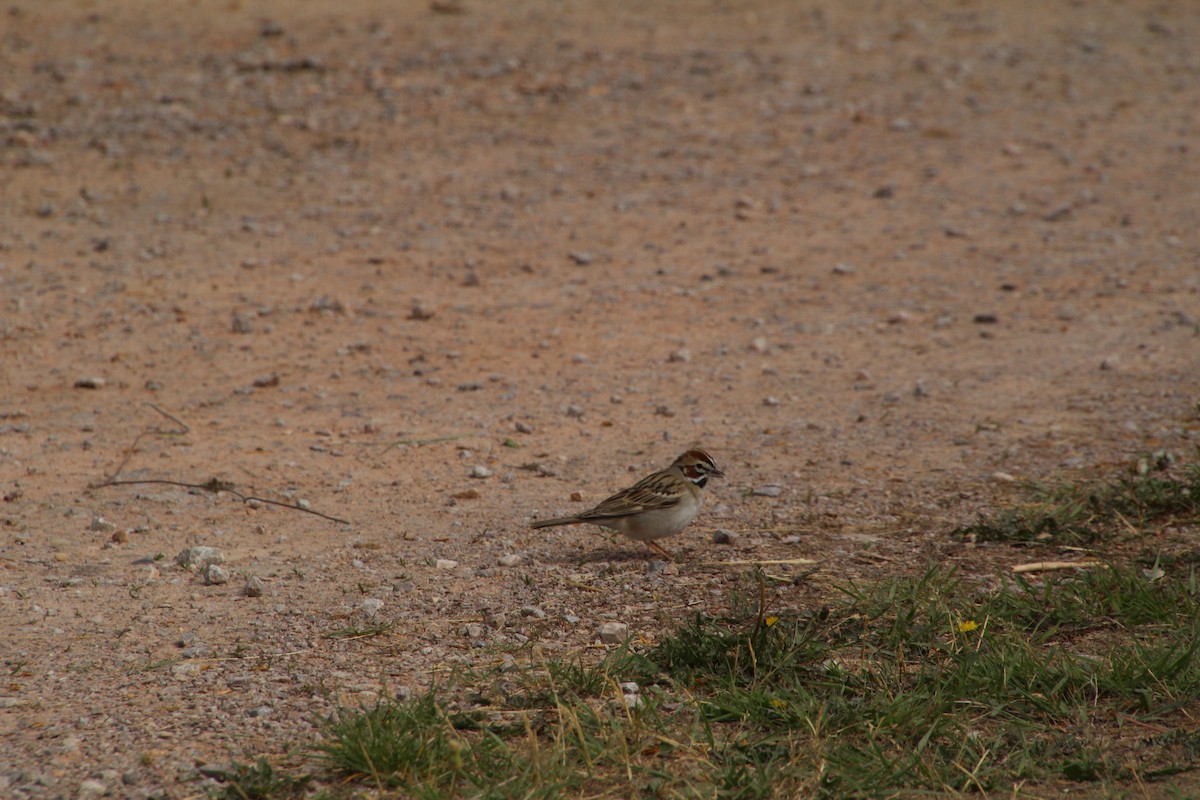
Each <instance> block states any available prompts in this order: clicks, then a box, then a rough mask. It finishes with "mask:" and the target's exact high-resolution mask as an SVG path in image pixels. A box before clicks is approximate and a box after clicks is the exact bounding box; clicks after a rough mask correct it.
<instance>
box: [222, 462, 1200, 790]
mask: <svg viewBox="0 0 1200 800" xmlns="http://www.w3.org/2000/svg"><path fill="white" fill-rule="evenodd" d="M1198 488H1200V469H1198V468H1197V467H1195V466H1193V467H1187V468H1179V467H1177V466H1176V465H1174V464H1173V463H1172V462H1171V461H1170V460H1168V459H1165V458H1163V459H1155V460H1153V461H1147V462H1145V465H1144V468H1141V469H1138V470H1135V471H1134V472H1133V474H1132V477H1122V478H1120V479H1118V480H1116V481H1112V482H1108V483H1099V484H1095V485H1093V486H1090V487H1078V486H1075V487H1069V488H1063V487H1059V488H1056V489H1054V490H1044V491H1043V493H1042V494H1041V495H1039V499H1038V501H1037V502H1038V503H1040V504H1041V505H1040V506H1039V508H1040V510H1039V511H1038V513H1036V514H1032V515H1030V514H1026V513H1025V512H1024V511H1020V510H1018V511H1013V512H1012V513H1013V515H1014V516H1013V517H1012V518H1011V520H1010V521H1009V522H1004V523H1003V524H1004V525H1007V526H1009V527H1007V528H1006V529H1005V531H1004V533H1003V536H998V537H997V538H1002V539H1004V540H1005V541H1009V542H1012V543H1015V544H1018V545H1021V544H1024V543H1026V542H1029V541H1036V540H1037V537H1038V536H1040V535H1041V534H1042V533H1046V532H1049V533H1051V539H1052V540H1055V541H1059V542H1061V541H1064V540H1070V541H1097V540H1099V539H1103V538H1105V537H1109V536H1112V535H1113V533H1114V531H1116V530H1118V529H1123V530H1132V531H1135V532H1137V531H1138V530H1139V527H1140V526H1144V525H1145V524H1147V521H1151V520H1163V519H1168V518H1169V519H1171V520H1172V521H1173V523H1178V524H1182V525H1187V524H1194V522H1195V521H1196V519H1197V505H1196V496H1197V491H1198ZM1005 513H1007V512H1004V511H1001V512H998V514H996V515H993V516H992V517H990V518H989V519H991V520H992V522H991V523H989V524H1000V523H998V522H997V520H1002V519H1007V518H1005V517H1004V516H1003V515H1004V514H1005ZM1047 520H1052V521H1047ZM1022 526H1023V527H1022ZM1018 529H1019V530H1020V531H1021V533H1020V535H1012V534H1013V533H1014V532H1016V531H1018ZM787 591H788V589H787V588H786V587H772V588H771V589H769V590H768V585H767V578H766V576H764V575H763V574H761V573H755V572H751V573H747V574H746V575H744V576H743V580H742V581H741V583H740V587H739V589H738V590H737V591H735V592H733V593H731V595H730V596H729V597H728V599H727V602H726V604H725V606H724V608H725V610H724V612H723V613H722V614H720V615H707V614H698V615H696V616H694V617H692V618H690V619H687V620H682V621H681V623H680V625H679V627H678V628H677V629H676V630H674V631H672V632H670V633H668V634H667V635H666V636H664V638H662V639H661V640H660V641H659V642H657V643H656V644H654V645H653V646H650V647H642V648H637V649H635V648H634V647H633V646H632V644H631V643H630V642H626V643H625V644H623V645H622V646H620V647H616V648H612V649H610V650H609V651H607V653H606V654H605V655H603V656H602V657H597V656H596V655H595V654H594V653H593V652H592V651H584V652H582V653H578V654H574V655H571V656H568V657H565V658H561V659H555V660H538V659H537V658H535V657H533V651H525V652H524V653H523V654H522V655H523V657H524V656H529V657H530V658H529V659H528V661H527V663H526V664H525V665H524V666H519V667H516V668H514V667H513V665H512V662H511V661H510V662H509V663H508V664H507V665H506V666H505V667H504V668H503V669H501V668H500V667H496V668H495V669H494V670H485V671H477V672H470V671H462V672H457V673H455V674H454V675H453V676H452V677H451V678H450V679H449V680H448V682H447V683H446V684H445V685H443V686H442V687H440V688H437V689H434V690H431V691H429V692H428V693H426V694H424V695H422V696H419V697H414V698H411V699H409V700H406V701H403V702H399V701H393V700H387V699H385V700H381V701H380V702H378V703H377V704H376V705H373V706H370V707H363V708H342V709H340V710H339V711H338V712H337V713H336V714H335V715H333V716H332V717H331V718H329V719H327V720H324V721H323V722H322V725H321V727H322V734H321V739H320V740H319V741H318V742H317V743H315V745H314V752H315V758H314V760H313V762H314V763H313V764H312V765H311V770H312V771H311V776H312V781H313V783H316V784H318V785H319V786H321V787H323V788H322V791H323V792H324V793H325V794H324V796H326V797H330V798H349V797H360V796H379V797H384V798H408V797H417V798H459V797H481V798H510V797H520V798H558V797H579V798H583V797H587V798H593V797H634V796H638V797H641V796H645V797H670V798H676V797H681V798H683V797H698V798H747V799H749V798H785V797H786V798H790V797H812V798H830V799H832V798H887V797H914V796H945V795H950V794H958V793H970V794H976V795H979V796H985V795H986V796H1004V797H1024V796H1028V797H1045V796H1051V795H1059V794H1062V793H1063V792H1064V791H1069V792H1070V793H1071V795H1072V796H1084V797H1125V796H1131V797H1132V796H1138V797H1140V796H1164V797H1190V796H1197V795H1198V794H1200V723H1197V722H1196V720H1197V719H1198V718H1200V557H1196V556H1194V555H1193V554H1192V551H1191V550H1189V551H1188V552H1182V553H1181V552H1175V553H1173V554H1166V553H1164V554H1160V555H1154V556H1153V557H1150V558H1141V559H1135V560H1133V561H1130V562H1124V561H1113V562H1111V563H1108V564H1104V565H1100V566H1096V567H1093V568H1091V569H1088V570H1080V571H1073V572H1069V573H1068V572H1050V573H1043V574H1037V575H1035V576H1033V577H1030V576H1028V575H1007V574H1002V575H995V576H984V577H980V576H967V575H961V574H959V573H957V572H955V571H953V570H948V569H945V568H943V567H942V566H939V565H935V566H932V567H929V568H927V569H926V570H924V571H923V572H917V573H915V574H912V575H905V576H899V577H893V578H889V579H886V580H882V581H879V582H873V583H859V584H847V585H844V586H841V587H839V588H838V590H837V593H836V594H835V595H834V596H832V597H830V598H829V600H828V605H827V607H825V608H820V609H815V610H812V611H810V612H805V613H802V614H782V613H774V612H772V599H773V598H775V597H777V596H782V595H783V594H784V593H786V592H787ZM383 632H385V630H384V629H380V630H378V631H376V630H374V629H372V630H367V629H363V630H355V631H353V632H349V631H347V632H339V634H345V635H347V636H364V635H377V634H378V633H383ZM627 681H634V682H636V683H638V684H639V687H640V689H639V691H638V693H637V698H638V702H637V704H636V705H635V706H633V707H630V706H629V705H628V704H627V702H626V701H627V698H626V697H625V696H624V692H623V690H622V688H621V684H622V683H623V682H627ZM239 769H241V770H242V772H240V773H238V774H237V775H235V776H233V777H231V778H230V779H229V780H228V781H227V783H226V785H225V786H224V789H225V794H224V795H222V797H229V798H232V797H264V798H265V797H278V798H290V797H293V796H295V795H296V794H297V793H298V792H303V791H311V790H312V787H311V786H308V788H307V789H305V784H303V783H301V781H304V780H307V778H308V777H309V775H308V774H306V775H304V776H290V775H288V774H280V772H279V771H278V770H272V769H271V767H270V765H269V764H267V763H266V762H264V761H260V762H259V764H258V765H256V766H255V767H248V768H239ZM1013 787H1024V789H1020V788H1018V789H1014V788H1013ZM1022 792H1024V793H1022Z"/></svg>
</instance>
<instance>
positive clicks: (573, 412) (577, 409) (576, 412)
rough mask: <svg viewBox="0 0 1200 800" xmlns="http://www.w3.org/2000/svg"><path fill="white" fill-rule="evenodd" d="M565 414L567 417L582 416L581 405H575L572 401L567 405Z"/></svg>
mask: <svg viewBox="0 0 1200 800" xmlns="http://www.w3.org/2000/svg"><path fill="white" fill-rule="evenodd" d="M567 416H568V417H582V416H583V406H580V405H576V404H575V403H572V404H571V405H569V406H567Z"/></svg>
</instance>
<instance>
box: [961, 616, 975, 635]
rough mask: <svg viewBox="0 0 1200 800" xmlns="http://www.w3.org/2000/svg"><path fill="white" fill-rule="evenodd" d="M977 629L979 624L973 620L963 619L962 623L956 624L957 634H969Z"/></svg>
mask: <svg viewBox="0 0 1200 800" xmlns="http://www.w3.org/2000/svg"><path fill="white" fill-rule="evenodd" d="M978 627H979V623H978V622H976V621H975V620H973V619H964V620H963V621H962V622H960V623H958V632H959V633H970V632H971V631H973V630H975V629H976V628H978Z"/></svg>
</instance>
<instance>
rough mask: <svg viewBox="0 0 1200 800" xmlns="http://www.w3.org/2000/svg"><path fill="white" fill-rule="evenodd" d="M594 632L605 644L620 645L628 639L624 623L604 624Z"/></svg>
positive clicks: (626, 626)
mask: <svg viewBox="0 0 1200 800" xmlns="http://www.w3.org/2000/svg"><path fill="white" fill-rule="evenodd" d="M596 632H597V633H598V634H600V641H602V642H604V643H605V644H620V643H621V642H623V641H625V640H626V639H628V638H629V626H628V625H626V624H625V623H624V622H605V623H604V624H603V625H601V626H600V627H599V628H597V629H596Z"/></svg>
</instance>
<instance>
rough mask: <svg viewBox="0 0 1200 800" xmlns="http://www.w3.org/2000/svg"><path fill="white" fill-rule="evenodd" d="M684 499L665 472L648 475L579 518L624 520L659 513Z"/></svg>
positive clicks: (679, 489)
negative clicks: (619, 518) (628, 517)
mask: <svg viewBox="0 0 1200 800" xmlns="http://www.w3.org/2000/svg"><path fill="white" fill-rule="evenodd" d="M682 499H683V491H682V490H681V487H680V486H679V485H678V482H676V481H673V480H671V479H670V478H669V476H667V475H665V474H664V473H655V474H653V475H648V476H646V477H645V478H643V479H642V480H640V481H638V482H637V483H635V484H634V485H633V486H630V487H629V488H628V489H626V490H624V491H622V492H617V493H616V494H614V495H613V496H612V497H610V498H608V499H607V500H602V501H601V502H600V504H599V505H597V506H596V507H595V508H593V509H591V510H590V511H585V512H583V513H582V514H580V515H579V518H580V519H585V520H599V519H612V518H614V517H627V516H629V515H630V514H638V513H641V512H643V511H658V510H661V509H664V508H671V507H672V506H675V505H678V504H679V501H680V500H682Z"/></svg>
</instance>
